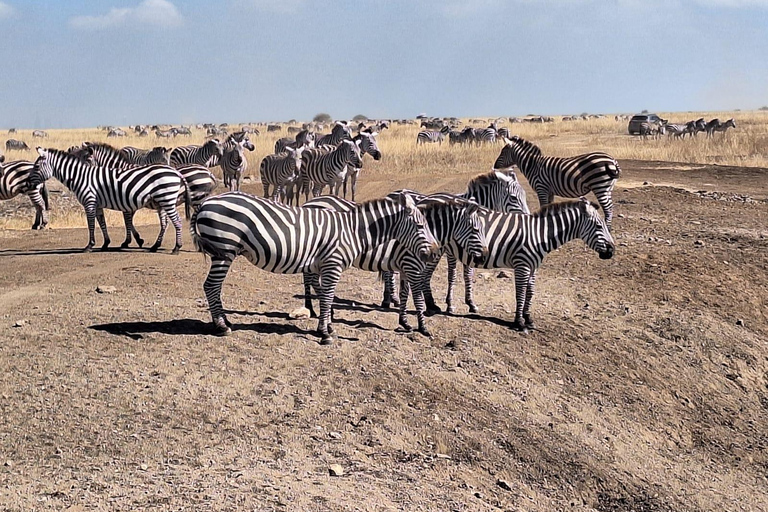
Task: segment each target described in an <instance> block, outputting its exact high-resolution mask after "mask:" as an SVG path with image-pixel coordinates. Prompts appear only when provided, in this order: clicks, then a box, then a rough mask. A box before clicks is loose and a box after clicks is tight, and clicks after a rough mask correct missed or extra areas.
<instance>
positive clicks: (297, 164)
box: [259, 146, 304, 201]
mask: <svg viewBox="0 0 768 512" xmlns="http://www.w3.org/2000/svg"><path fill="white" fill-rule="evenodd" d="M303 152H304V146H299V148H298V149H293V148H292V147H290V146H289V147H286V148H285V151H283V152H281V153H278V154H276V155H267V156H265V157H264V159H262V161H261V165H260V166H259V174H260V175H261V185H262V187H263V188H264V197H265V198H268V199H272V200H273V201H278V200H279V201H285V200H286V198H287V197H292V196H293V186H294V184H295V183H296V180H298V179H299V175H300V173H301V163H302V162H301V154H302V153H303ZM270 186H272V187H274V188H273V190H272V193H270Z"/></svg>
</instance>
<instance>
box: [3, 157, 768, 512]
mask: <svg viewBox="0 0 768 512" xmlns="http://www.w3.org/2000/svg"><path fill="white" fill-rule="evenodd" d="M622 169H623V172H624V174H623V175H622V181H620V182H619V185H618V187H617V191H616V193H615V195H614V201H615V202H616V203H617V213H618V214H620V216H619V217H618V218H616V219H615V224H614V232H615V235H616V238H617V243H618V244H619V247H618V249H619V250H618V254H617V256H616V257H615V258H614V259H612V260H609V261H602V260H599V259H598V258H597V255H596V254H594V253H592V252H591V251H589V250H588V249H586V248H585V247H584V244H583V243H582V242H580V241H577V242H572V243H571V244H569V245H567V246H565V247H564V248H562V249H561V250H559V251H557V252H556V253H553V254H551V255H550V256H549V257H548V258H547V259H546V260H545V262H544V265H543V267H542V269H541V271H540V273H539V279H538V281H537V290H536V296H535V298H534V309H533V311H534V316H535V319H536V320H537V324H538V326H539V328H540V330H539V331H535V332H532V333H530V334H528V335H521V334H518V333H516V332H513V331H511V330H510V329H509V323H508V322H509V321H511V320H512V314H511V311H512V310H513V309H514V295H513V290H514V286H513V282H512V280H511V279H504V278H498V277H496V273H495V272H487V273H484V274H483V275H482V276H480V277H479V278H478V285H477V299H478V305H479V306H480V308H481V314H480V315H479V316H477V317H472V318H468V317H467V316H466V314H465V313H466V308H465V307H461V306H460V307H459V311H460V314H459V315H458V316H455V317H451V316H436V317H432V318H431V319H430V327H431V329H432V331H433V333H434V334H435V337H434V338H432V339H428V338H424V337H422V336H420V335H403V334H398V333H396V332H395V331H394V329H395V327H396V326H397V316H396V314H395V312H394V311H381V310H379V308H377V307H376V306H375V304H377V303H378V302H379V300H380V290H379V288H380V285H379V283H377V282H376V279H375V276H374V275H372V274H366V273H361V272H358V271H350V272H347V273H345V275H344V277H343V279H342V282H341V283H340V285H339V288H338V290H339V292H338V295H339V297H340V299H341V305H340V307H339V308H338V314H337V332H338V334H339V340H338V341H337V343H336V344H335V345H334V346H332V347H321V346H319V345H318V344H317V338H316V336H315V335H314V332H313V330H314V328H315V327H316V322H315V321H314V320H312V321H310V320H299V321H291V320H289V319H288V318H287V312H289V311H291V310H292V309H294V308H295V307H298V306H299V305H301V300H300V298H299V297H298V294H299V293H301V286H300V278H299V277H296V276H276V275H272V274H268V273H265V272H262V271H259V270H256V269H254V268H253V267H251V266H249V264H248V263H247V262H245V261H244V260H239V261H238V262H236V264H235V265H234V266H233V269H232V271H231V273H230V276H229V278H228V280H227V282H226V283H225V288H224V303H225V306H226V307H227V308H228V309H230V310H231V311H233V313H232V314H230V319H231V320H232V321H233V322H234V323H235V332H234V333H233V335H232V336H230V337H228V338H217V337H213V336H210V335H208V334H207V333H208V332H209V327H208V323H209V321H210V316H209V315H208V312H207V309H206V306H205V304H204V300H203V294H202V289H201V285H202V282H203V279H204V277H205V274H206V272H207V266H206V264H205V263H204V262H203V258H202V256H201V255H199V254H197V253H194V252H192V247H191V243H190V242H189V238H188V237H187V238H186V239H185V240H186V245H185V248H184V249H185V250H184V252H183V253H182V254H181V255H180V256H178V257H173V256H170V255H169V254H168V252H167V249H166V252H165V253H161V254H155V255H152V254H148V253H145V252H143V251H138V250H131V251H126V252H109V253H98V252H97V253H92V254H81V253H80V252H79V251H78V250H77V249H79V248H81V247H82V246H84V245H85V242H86V240H87V234H86V231H85V230H84V229H53V230H48V231H43V232H39V233H38V232H26V231H4V232H0V340H2V341H1V342H0V398H1V399H2V400H1V401H0V404H1V406H0V509H8V510H25V511H26V510H34V509H50V510H64V509H67V508H68V507H73V508H71V510H79V509H81V508H80V507H82V509H91V508H94V509H95V508H102V509H114V510H131V509H133V510H135V509H142V508H151V507H158V508H168V509H174V510H176V509H180V508H182V507H183V508H185V509H188V510H189V509H191V510H204V509H212V510H254V509H255V510H467V511H470V510H472V511H474V510H540V511H551V510H592V509H596V510H600V511H630V510H635V511H657V510H674V511H688V510H691V511H693V510H711V511H722V510H750V511H751V510H768V341H767V340H768V318H767V316H766V312H767V311H768V308H767V306H768V304H767V297H768V227H767V226H768V203H766V202H765V199H766V198H768V177H767V175H766V174H765V170H762V169H757V170H756V169H741V168H733V167H712V166H700V167H699V166H685V167H682V166H677V165H672V164H664V163H641V162H622ZM472 174H473V173H470V174H464V175H450V176H440V177H434V176H433V177H425V176H418V177H416V178H413V177H412V178H410V179H408V178H407V177H392V178H389V177H387V176H365V178H364V179H363V186H362V191H363V193H362V196H363V197H373V196H375V195H378V194H380V193H384V192H386V191H389V190H394V189H396V188H401V187H405V186H407V187H409V188H415V189H419V190H422V191H425V192H429V191H437V190H449V191H459V190H461V189H463V187H464V184H465V183H466V181H467V179H468V178H469V177H471V175H472ZM646 181H647V182H650V183H652V184H662V183H663V184H667V185H671V186H643V183H644V182H646ZM697 190H708V191H717V192H723V193H726V194H725V200H720V199H713V198H712V197H719V196H718V195H714V196H713V195H710V196H706V195H703V196H702V195H700V194H695V193H693V192H691V191H697ZM249 191H253V192H258V191H260V187H254V188H253V189H252V190H249ZM733 194H742V195H743V194H747V195H749V196H751V197H752V198H754V199H755V201H747V202H745V201H743V200H742V198H740V197H737V196H736V197H735V196H733ZM529 200H530V202H531V204H535V196H533V194H529ZM54 207H55V205H54ZM154 229H155V228H154V227H149V226H144V227H143V229H142V233H146V234H145V235H144V236H145V238H146V239H148V240H149V239H151V236H152V235H153V233H152V230H154ZM111 232H112V234H113V235H112V239H113V241H116V242H117V243H119V241H120V240H121V231H120V229H118V228H112V230H111ZM171 239H172V237H167V238H166V244H165V245H166V248H169V247H170V245H171ZM97 240H98V239H97ZM97 243H98V242H97ZM113 243H114V242H113ZM98 285H113V286H115V287H116V288H117V291H116V292H115V293H112V294H98V293H96V292H95V289H96V287H97V286H98ZM436 287H437V291H438V293H439V294H442V293H443V290H444V289H445V272H444V269H442V268H441V271H440V272H439V279H438V281H437V283H436ZM22 320H25V321H26V324H25V325H23V326H21V327H13V324H14V323H15V322H17V321H22ZM21 323H25V322H21ZM334 463H338V464H341V466H342V467H343V468H344V470H345V474H344V476H342V477H338V478H335V477H330V476H328V466H329V465H330V464H334ZM500 480H501V481H503V482H505V484H506V485H505V486H506V488H505V486H502V485H500V483H499V481H500Z"/></svg>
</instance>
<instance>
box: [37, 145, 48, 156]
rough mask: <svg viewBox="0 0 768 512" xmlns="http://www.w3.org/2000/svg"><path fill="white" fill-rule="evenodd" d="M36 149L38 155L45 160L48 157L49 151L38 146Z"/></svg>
mask: <svg viewBox="0 0 768 512" xmlns="http://www.w3.org/2000/svg"><path fill="white" fill-rule="evenodd" d="M36 149H37V154H38V155H40V156H41V157H43V158H45V157H46V156H48V151H46V150H45V149H43V148H41V147H40V146H37V148H36Z"/></svg>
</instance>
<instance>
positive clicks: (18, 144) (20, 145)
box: [5, 139, 29, 151]
mask: <svg viewBox="0 0 768 512" xmlns="http://www.w3.org/2000/svg"><path fill="white" fill-rule="evenodd" d="M12 149H16V150H19V151H21V150H22V149H29V146H27V143H26V142H24V141H22V140H16V139H8V140H7V141H5V150H6V151H10V150H12Z"/></svg>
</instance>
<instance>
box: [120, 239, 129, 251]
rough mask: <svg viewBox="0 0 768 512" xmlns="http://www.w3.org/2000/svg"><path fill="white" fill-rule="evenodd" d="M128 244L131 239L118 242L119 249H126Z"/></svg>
mask: <svg viewBox="0 0 768 512" xmlns="http://www.w3.org/2000/svg"><path fill="white" fill-rule="evenodd" d="M130 246H131V241H130V240H126V241H125V242H123V243H121V244H120V248H121V249H127V248H129V247H130Z"/></svg>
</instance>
